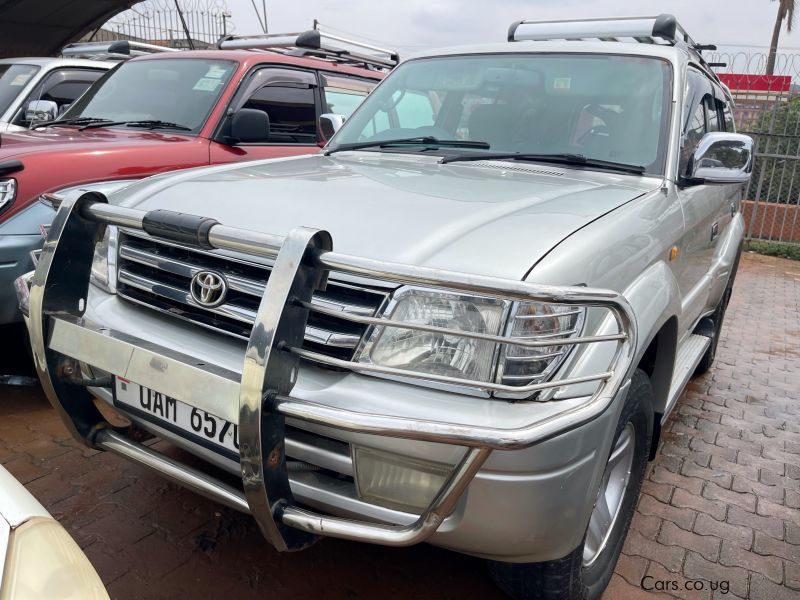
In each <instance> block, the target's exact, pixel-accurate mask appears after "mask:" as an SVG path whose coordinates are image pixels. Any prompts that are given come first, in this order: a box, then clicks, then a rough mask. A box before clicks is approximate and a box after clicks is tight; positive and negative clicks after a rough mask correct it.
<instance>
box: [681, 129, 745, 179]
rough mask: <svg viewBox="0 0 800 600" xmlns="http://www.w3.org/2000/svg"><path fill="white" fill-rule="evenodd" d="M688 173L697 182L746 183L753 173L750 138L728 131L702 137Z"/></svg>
mask: <svg viewBox="0 0 800 600" xmlns="http://www.w3.org/2000/svg"><path fill="white" fill-rule="evenodd" d="M689 171H690V173H691V179H693V180H695V181H698V182H699V181H703V182H705V183H747V181H748V180H749V179H750V175H752V173H753V138H751V137H750V136H747V135H741V134H738V133H727V132H726V133H723V132H711V133H707V134H705V135H704V136H703V138H702V139H701V140H700V143H699V144H698V145H697V149H696V150H695V151H694V155H693V157H692V162H691V167H690V169H689Z"/></svg>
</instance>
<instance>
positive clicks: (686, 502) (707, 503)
mask: <svg viewBox="0 0 800 600" xmlns="http://www.w3.org/2000/svg"><path fill="white" fill-rule="evenodd" d="M671 503H672V505H673V506H678V507H680V508H691V509H694V510H696V511H697V512H702V513H706V514H707V515H710V516H712V517H714V518H715V519H716V520H717V521H724V520H725V513H726V512H727V506H726V505H725V503H723V502H717V501H715V500H708V499H706V498H703V497H702V496H697V495H695V494H690V493H689V492H687V491H685V490H682V489H680V488H678V489H676V490H675V493H674V494H673V495H672V501H671Z"/></svg>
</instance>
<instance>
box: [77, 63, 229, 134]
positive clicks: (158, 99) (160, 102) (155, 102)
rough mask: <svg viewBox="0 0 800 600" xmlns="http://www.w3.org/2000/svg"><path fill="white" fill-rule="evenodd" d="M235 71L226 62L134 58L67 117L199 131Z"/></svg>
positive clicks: (102, 81)
mask: <svg viewBox="0 0 800 600" xmlns="http://www.w3.org/2000/svg"><path fill="white" fill-rule="evenodd" d="M235 70H236V63H234V62H231V61H227V60H209V59H199V58H184V59H178V58H168V59H162V58H159V59H155V60H153V59H150V60H147V59H146V60H131V61H129V62H126V63H123V64H122V65H120V66H119V67H118V68H116V69H114V70H113V71H111V72H110V73H107V74H106V75H104V76H103V77H102V78H100V79H99V80H98V82H97V85H94V86H92V88H91V89H90V90H88V92H87V93H86V94H84V95H83V96H82V97H81V98H80V100H78V101H77V102H76V103H75V104H73V106H72V108H70V109H69V110H68V111H67V112H66V113H65V114H64V118H68V119H71V118H75V117H98V118H105V119H111V120H112V121H135V120H151V119H152V120H158V121H169V122H172V123H178V124H180V125H184V126H186V127H189V128H190V129H191V130H192V131H194V132H198V131H199V130H200V129H201V128H202V126H203V124H204V123H205V122H206V119H207V118H208V115H209V114H210V113H211V110H212V109H213V108H214V105H215V104H216V103H217V100H218V99H219V97H220V95H221V94H222V91H223V90H224V89H225V87H226V86H227V84H228V81H229V80H230V77H231V75H232V74H233V72H234V71H235Z"/></svg>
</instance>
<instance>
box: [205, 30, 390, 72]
mask: <svg viewBox="0 0 800 600" xmlns="http://www.w3.org/2000/svg"><path fill="white" fill-rule="evenodd" d="M330 42H334V44H333V45H332V44H331V43H330ZM339 44H345V45H346V46H353V47H355V48H360V49H365V50H369V51H370V52H371V53H369V54H366V53H363V52H359V51H355V52H354V51H353V50H350V49H348V48H346V47H341V46H340V45H339ZM217 47H218V48H220V49H221V50H270V51H275V52H283V53H285V54H293V55H300V56H314V57H317V58H324V59H328V60H331V61H333V62H336V63H342V64H358V65H364V66H365V67H367V68H374V69H392V68H394V67H395V66H397V64H398V63H399V62H400V55H399V54H398V53H397V52H395V51H394V50H387V49H386V48H380V47H379V46H373V45H371V44H365V43H364V42H359V41H356V40H351V39H348V38H344V37H341V36H338V35H334V34H331V33H328V32H327V31H322V30H321V29H319V28H315V29H309V30H308V31H303V32H299V33H270V34H264V35H245V36H235V35H229V36H225V37H223V38H221V39H220V40H219V42H218V43H217Z"/></svg>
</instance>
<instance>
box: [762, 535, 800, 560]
mask: <svg viewBox="0 0 800 600" xmlns="http://www.w3.org/2000/svg"><path fill="white" fill-rule="evenodd" d="M753 552H757V553H758V554H764V555H767V554H768V555H772V556H779V557H781V558H784V559H786V560H788V561H790V562H795V563H797V564H800V546H798V545H796V544H790V543H788V542H784V541H782V540H776V539H775V538H773V537H770V536H768V535H765V534H763V533H761V532H760V531H756V534H755V542H754V543H753Z"/></svg>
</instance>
